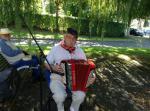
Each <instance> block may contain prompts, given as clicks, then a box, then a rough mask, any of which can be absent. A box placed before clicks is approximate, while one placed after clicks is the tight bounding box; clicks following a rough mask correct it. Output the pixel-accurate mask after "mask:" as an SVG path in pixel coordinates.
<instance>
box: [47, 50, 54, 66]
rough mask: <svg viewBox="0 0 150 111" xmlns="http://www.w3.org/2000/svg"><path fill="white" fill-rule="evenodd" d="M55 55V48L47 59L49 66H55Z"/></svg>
mask: <svg viewBox="0 0 150 111" xmlns="http://www.w3.org/2000/svg"><path fill="white" fill-rule="evenodd" d="M54 53H55V50H54V47H53V48H52V49H51V51H50V52H49V53H48V55H47V57H46V59H47V61H48V62H49V64H54ZM47 61H45V63H47Z"/></svg>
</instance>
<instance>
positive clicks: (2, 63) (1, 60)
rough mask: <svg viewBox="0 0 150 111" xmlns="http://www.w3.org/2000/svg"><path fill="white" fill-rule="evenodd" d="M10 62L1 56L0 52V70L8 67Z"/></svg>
mask: <svg viewBox="0 0 150 111" xmlns="http://www.w3.org/2000/svg"><path fill="white" fill-rule="evenodd" d="M9 67H10V64H9V63H8V61H7V60H6V59H5V58H4V57H3V55H2V54H1V53H0V72H1V71H3V70H4V69H6V68H9Z"/></svg>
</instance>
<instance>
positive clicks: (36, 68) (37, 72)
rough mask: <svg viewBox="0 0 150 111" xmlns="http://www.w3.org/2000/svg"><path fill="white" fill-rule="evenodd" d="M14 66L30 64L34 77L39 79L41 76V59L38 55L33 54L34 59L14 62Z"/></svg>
mask: <svg viewBox="0 0 150 111" xmlns="http://www.w3.org/2000/svg"><path fill="white" fill-rule="evenodd" d="M12 66H13V67H14V68H16V69H17V68H20V67H23V66H29V67H31V68H32V72H33V73H32V76H33V78H34V79H35V80H36V79H39V76H40V66H39V60H38V58H37V56H35V55H33V56H32V59H31V60H22V59H21V60H19V61H17V62H15V63H14V64H12Z"/></svg>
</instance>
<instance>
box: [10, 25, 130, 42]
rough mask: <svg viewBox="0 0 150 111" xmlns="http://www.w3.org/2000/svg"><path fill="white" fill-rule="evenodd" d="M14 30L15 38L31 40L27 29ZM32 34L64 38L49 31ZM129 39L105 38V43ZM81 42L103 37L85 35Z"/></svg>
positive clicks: (81, 36)
mask: <svg viewBox="0 0 150 111" xmlns="http://www.w3.org/2000/svg"><path fill="white" fill-rule="evenodd" d="M11 30H12V35H13V36H14V37H18V38H19V37H20V38H21V37H28V38H30V34H29V32H28V31H27V30H25V29H19V30H18V29H14V28H11ZM32 33H33V34H34V36H35V37H36V38H51V39H62V38H63V34H61V33H59V34H56V33H51V32H49V31H41V30H35V31H32ZM128 39H129V38H127V37H115V38H112V37H111V38H110V37H104V39H103V40H104V41H112V40H113V41H118V40H123V41H124V40H128ZM79 40H95V41H101V40H102V39H101V37H98V36H97V37H96V36H92V37H89V36H83V35H80V36H79Z"/></svg>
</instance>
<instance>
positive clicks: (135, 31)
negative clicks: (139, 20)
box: [129, 28, 144, 36]
mask: <svg viewBox="0 0 150 111" xmlns="http://www.w3.org/2000/svg"><path fill="white" fill-rule="evenodd" d="M129 33H130V35H134V36H143V35H144V32H143V31H142V30H139V29H134V28H130V32H129Z"/></svg>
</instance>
